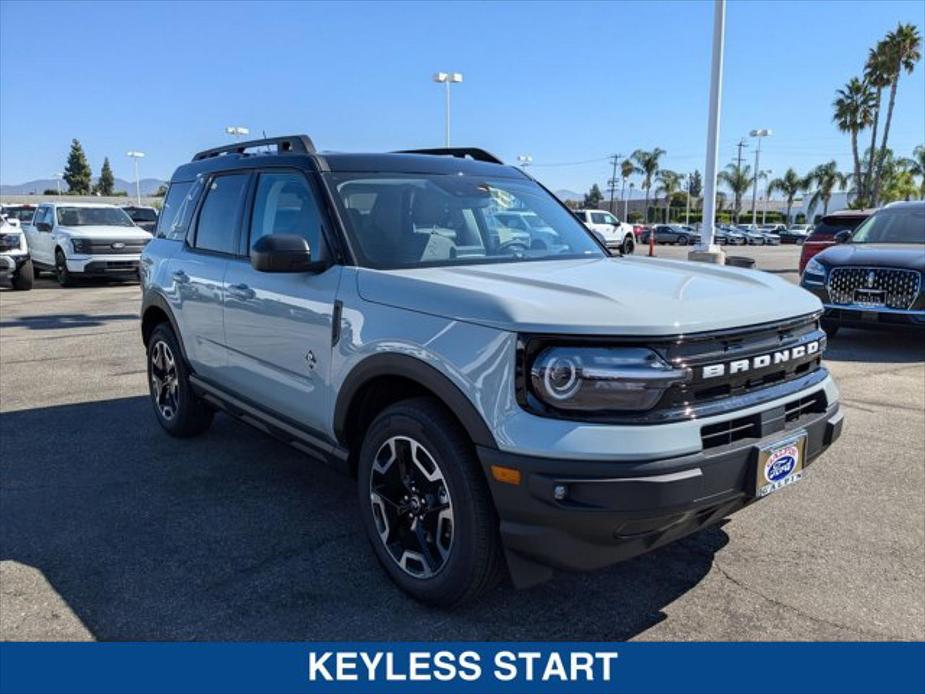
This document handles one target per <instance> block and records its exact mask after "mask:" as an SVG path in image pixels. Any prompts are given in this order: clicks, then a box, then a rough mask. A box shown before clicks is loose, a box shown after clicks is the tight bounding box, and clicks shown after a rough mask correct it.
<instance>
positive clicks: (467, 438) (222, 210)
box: [141, 136, 842, 605]
mask: <svg viewBox="0 0 925 694" xmlns="http://www.w3.org/2000/svg"><path fill="white" fill-rule="evenodd" d="M510 212H517V213H523V214H530V215H535V216H536V217H537V218H539V220H541V222H542V223H541V224H536V225H535V227H537V228H539V229H541V230H542V232H541V233H539V234H537V235H536V236H535V237H532V238H530V239H529V240H528V241H529V242H528V243H526V242H525V243H518V244H510V243H505V242H504V236H503V234H500V233H499V229H500V228H509V227H508V226H507V224H504V223H502V222H503V221H507V223H508V224H509V223H510V220H504V217H505V215H507V214H508V213H510ZM499 217H501V218H502V219H501V220H499ZM550 234H553V235H554V237H550ZM525 241H527V240H525ZM141 264H142V273H141V274H142V281H143V289H144V293H143V297H144V298H143V306H142V325H141V332H142V336H143V339H144V342H145V344H146V346H147V354H148V375H149V382H150V388H151V399H152V402H153V404H154V412H155V415H156V416H157V418H158V420H159V422H160V423H161V425H162V426H163V427H164V429H166V430H167V432H169V433H170V434H173V435H175V436H191V435H195V434H199V433H201V432H203V431H204V430H205V429H206V428H207V427H208V426H209V423H210V421H211V420H212V417H213V414H214V412H215V411H216V410H219V409H220V410H223V411H225V412H228V413H230V414H232V415H234V416H237V417H240V418H241V419H243V420H244V421H246V422H248V423H249V424H252V425H254V426H256V427H258V428H259V429H261V430H262V431H265V432H267V433H269V434H272V435H273V436H276V437H278V438H280V439H282V440H284V441H287V442H289V443H291V444H292V445H293V446H295V447H296V448H298V449H299V450H302V451H304V452H306V453H308V454H310V455H312V456H314V457H316V458H319V459H320V460H322V461H324V462H327V463H329V464H332V465H335V466H337V467H339V468H341V469H343V470H344V471H345V472H347V473H348V474H351V475H354V476H355V477H356V479H357V488H358V497H359V511H360V513H361V515H362V519H363V523H364V526H365V528H366V531H367V534H368V535H369V539H370V542H371V543H372V547H373V550H374V551H375V553H376V555H377V557H378V558H379V560H380V562H381V563H382V566H383V567H384V568H385V570H386V572H388V574H389V575H390V576H391V578H392V579H393V580H394V581H395V582H396V583H397V584H398V585H399V586H400V587H401V588H403V589H404V590H406V591H407V592H408V593H410V594H411V595H413V596H415V597H416V598H418V599H420V600H423V601H425V602H428V603H433V604H439V605H456V604H459V603H461V602H464V601H466V600H469V599H472V598H474V597H476V596H477V595H479V594H480V593H482V592H483V591H484V590H486V589H487V588H488V587H490V586H491V585H493V583H494V582H495V581H496V580H497V578H498V577H499V575H500V574H501V573H502V571H503V569H504V568H505V567H506V569H507V570H508V571H509V572H510V574H511V576H512V578H513V581H514V583H515V585H517V586H527V585H531V584H533V583H536V582H538V581H541V580H544V579H546V578H548V577H549V576H550V574H551V572H552V570H553V569H554V568H558V569H579V570H586V569H595V568H598V567H602V566H605V565H608V564H611V563H613V562H616V561H619V560H622V559H627V558H629V557H633V556H635V555H638V554H640V553H642V552H646V551H648V550H651V549H653V548H655V547H658V546H660V545H663V544H665V543H667V542H670V541H672V540H675V539H677V538H680V537H682V536H684V535H687V534H689V533H691V532H694V531H696V530H698V529H700V528H702V527H704V526H706V525H708V524H710V523H713V522H716V521H718V520H720V519H722V518H723V517H724V516H726V515H727V514H729V513H731V512H733V511H735V510H737V509H739V508H741V507H743V506H745V505H746V504H748V503H750V502H752V501H754V500H756V499H759V498H762V497H764V496H766V495H767V494H768V493H770V492H773V491H775V490H777V489H780V488H782V487H785V486H787V485H789V484H792V483H794V482H797V481H799V480H800V479H801V478H802V476H803V474H804V471H805V469H806V467H807V466H808V465H809V464H810V463H811V462H812V461H813V460H814V459H815V458H817V456H819V454H820V453H822V451H823V450H824V449H825V448H827V447H828V446H829V444H831V443H832V441H833V440H834V439H835V438H836V437H837V436H838V435H839V433H840V430H841V422H842V418H841V414H840V413H839V409H838V390H837V388H836V387H835V384H834V383H833V382H832V379H831V378H830V376H829V374H828V372H827V371H826V369H825V368H824V367H823V365H822V363H821V357H822V352H823V350H824V348H825V334H824V333H823V332H822V330H821V329H820V326H819V317H820V310H821V305H820V303H819V300H818V299H816V298H815V297H814V296H812V295H811V294H809V293H808V292H805V291H804V290H802V289H800V288H798V287H796V286H794V285H792V284H789V283H787V282H785V281H783V280H781V279H779V278H777V277H775V276H773V275H770V274H764V273H760V272H754V271H748V270H741V269H734V268H723V267H719V266H714V265H703V264H697V263H688V262H679V261H671V260H656V259H645V258H632V257H625V258H612V257H610V256H609V255H608V254H607V253H606V250H605V249H604V248H603V247H602V245H601V244H600V243H599V242H597V241H596V240H595V239H594V237H593V236H592V234H591V233H590V232H589V231H588V230H587V229H586V228H585V227H584V226H583V225H581V224H580V223H579V222H578V220H576V219H575V217H574V216H573V215H572V214H571V213H570V212H569V211H568V209H567V208H566V207H564V206H563V205H562V204H561V203H560V202H559V201H558V200H557V199H556V198H555V197H554V196H553V195H552V194H550V193H549V192H548V191H547V190H546V189H544V188H543V187H542V186H541V185H540V184H538V183H537V182H536V181H534V180H533V179H532V178H530V176H529V175H527V174H526V173H525V172H523V171H522V170H519V169H517V168H515V167H508V166H504V165H503V164H502V163H501V162H500V161H498V160H497V159H495V158H494V157H492V156H491V155H489V154H488V153H486V152H484V151H482V150H477V149H445V150H418V151H416V152H402V153H390V154H319V153H316V151H315V149H314V147H313V145H312V143H311V141H310V140H309V139H308V138H307V137H305V136H293V137H283V138H273V139H268V140H260V141H255V142H244V143H236V144H234V145H230V146H227V147H221V148H217V149H213V150H207V151H205V152H201V153H199V154H197V155H196V156H195V157H194V159H193V161H192V162H191V163H189V164H185V165H183V166H181V167H180V168H179V169H177V171H176V173H175V174H174V175H173V178H172V180H171V183H170V188H169V191H168V194H167V197H166V200H165V206H164V210H163V212H162V214H161V216H160V219H159V221H158V227H157V231H156V238H155V239H154V241H152V242H151V243H150V244H149V245H148V246H147V247H146V248H145V251H144V254H143V256H142V261H141ZM306 512H308V513H311V512H312V511H311V509H307V511H306Z"/></svg>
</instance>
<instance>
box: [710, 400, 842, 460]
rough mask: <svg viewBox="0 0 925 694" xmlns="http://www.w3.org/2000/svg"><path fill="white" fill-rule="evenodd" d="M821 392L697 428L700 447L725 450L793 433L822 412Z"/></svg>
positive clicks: (824, 401) (824, 407)
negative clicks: (775, 434) (721, 447)
mask: <svg viewBox="0 0 925 694" xmlns="http://www.w3.org/2000/svg"><path fill="white" fill-rule="evenodd" d="M827 407H828V400H827V399H826V397H825V391H822V390H820V391H817V392H815V393H813V394H812V395H807V396H805V397H802V398H798V399H796V400H791V401H790V402H787V403H785V404H784V405H782V406H780V407H776V408H772V409H770V410H765V411H764V412H758V413H756V414H753V415H750V416H748V417H738V418H736V419H730V420H727V421H725V422H717V423H716V424H708V425H707V426H704V427H701V428H700V443H701V445H702V446H703V449H704V450H707V449H709V448H718V447H720V446H728V445H730V444H732V443H735V442H736V441H742V440H744V439H761V438H764V437H765V436H770V435H771V434H774V433H776V432H778V431H784V430H785V429H793V428H796V427H799V426H801V425H802V424H803V422H804V421H806V419H807V418H808V417H809V416H810V415H813V414H821V413H823V412H825V411H826V408H827Z"/></svg>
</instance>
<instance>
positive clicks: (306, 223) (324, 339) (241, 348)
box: [224, 170, 342, 432]
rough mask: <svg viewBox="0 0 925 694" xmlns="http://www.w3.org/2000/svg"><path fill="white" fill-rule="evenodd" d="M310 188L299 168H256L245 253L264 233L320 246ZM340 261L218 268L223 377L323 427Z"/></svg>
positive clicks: (242, 260)
mask: <svg viewBox="0 0 925 694" xmlns="http://www.w3.org/2000/svg"><path fill="white" fill-rule="evenodd" d="M316 192H317V188H316V186H315V185H314V183H313V182H312V181H311V179H309V178H308V177H306V176H305V175H304V174H303V173H302V172H300V171H290V170H275V171H265V172H262V173H260V174H259V175H258V178H257V181H256V185H255V190H254V197H253V199H254V203H253V206H252V210H251V213H250V215H249V217H250V219H249V224H247V225H245V227H246V228H249V234H247V231H245V234H246V236H245V237H246V238H247V239H248V242H247V244H246V246H245V248H246V249H248V250H247V253H248V254H249V249H250V248H252V247H253V245H254V243H255V242H256V241H257V239H259V238H260V237H262V236H265V235H267V234H298V235H301V236H304V237H305V238H307V239H308V243H309V246H310V247H311V250H312V256H313V257H315V258H318V257H321V256H322V255H323V254H324V253H325V252H326V250H325V248H324V242H323V239H322V233H321V226H322V224H323V223H324V222H323V216H322V213H321V211H320V207H319V205H318V204H317V202H316V201H317V197H316ZM341 271H342V268H341V266H339V265H333V266H331V267H329V268H328V269H327V270H325V271H324V272H320V273H305V272H303V273H273V272H258V271H257V270H254V268H253V267H252V266H251V264H250V260H249V257H247V256H241V257H238V258H236V259H234V260H231V261H229V263H228V271H227V273H226V275H225V292H224V296H225V299H224V302H225V340H226V344H227V347H228V369H227V376H226V378H225V382H226V383H228V385H229V387H230V388H231V389H232V390H233V391H235V392H236V393H238V394H240V395H242V396H244V397H245V398H247V399H249V400H251V401H253V402H255V403H256V404H258V405H260V406H262V407H264V408H265V409H268V410H271V411H273V412H275V413H277V414H282V415H284V416H286V417H288V418H289V419H293V420H295V421H296V422H298V423H299V424H301V425H303V426H306V427H309V428H311V429H314V430H316V431H322V432H323V431H324V430H325V427H326V422H327V418H326V417H325V413H326V412H327V410H328V407H329V402H328V401H329V398H330V393H329V386H328V378H329V373H330V368H331V353H332V329H331V326H332V320H333V314H334V301H335V298H336V296H337V288H338V283H339V282H340V276H341Z"/></svg>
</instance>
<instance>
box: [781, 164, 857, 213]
mask: <svg viewBox="0 0 925 694" xmlns="http://www.w3.org/2000/svg"><path fill="white" fill-rule="evenodd" d="M858 167H859V168H858V170H859V171H860V164H858ZM803 190H806V179H804V178H803V177H802V176H800V175H799V174H798V173H797V172H796V171H794V170H793V169H792V168H791V169H787V171H786V172H785V173H784V175H783V176H781V177H780V178H775V179H774V180H773V181H771V182H770V183H769V184H768V195H769V196H770V195H771V194H772V193H776V192H778V191H779V192H780V193H781V194H782V195H783V196H784V197H785V198H786V199H787V222H788V223H789V222H790V212H791V211H792V210H793V201H794V199H796V196H797V195H799V193H800V191H803Z"/></svg>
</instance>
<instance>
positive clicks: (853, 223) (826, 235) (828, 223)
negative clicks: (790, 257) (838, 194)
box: [800, 210, 875, 273]
mask: <svg viewBox="0 0 925 694" xmlns="http://www.w3.org/2000/svg"><path fill="white" fill-rule="evenodd" d="M874 212H875V210H839V211H838V212H833V213H832V214H827V215H826V216H825V217H823V218H822V220H821V221H820V222H819V223H818V224H816V226H815V227H813V231H812V233H811V234H810V235H809V236H808V237H807V238H806V240H805V241H804V242H803V249H802V250H801V251H800V272H801V273H802V272H803V268H805V267H806V263H808V262H809V259H810V258H812V257H813V256H814V255H816V254H817V253H819V252H820V251H824V250H825V249H826V248H828V247H829V246H834V245H835V235H836V234H838V233H839V232H842V231H854V229H856V228H857V226H858V224H860V223H861V222H863V221H864V220H865V219H867V218H868V217H870V216H871V215H872V214H873V213H874Z"/></svg>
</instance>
